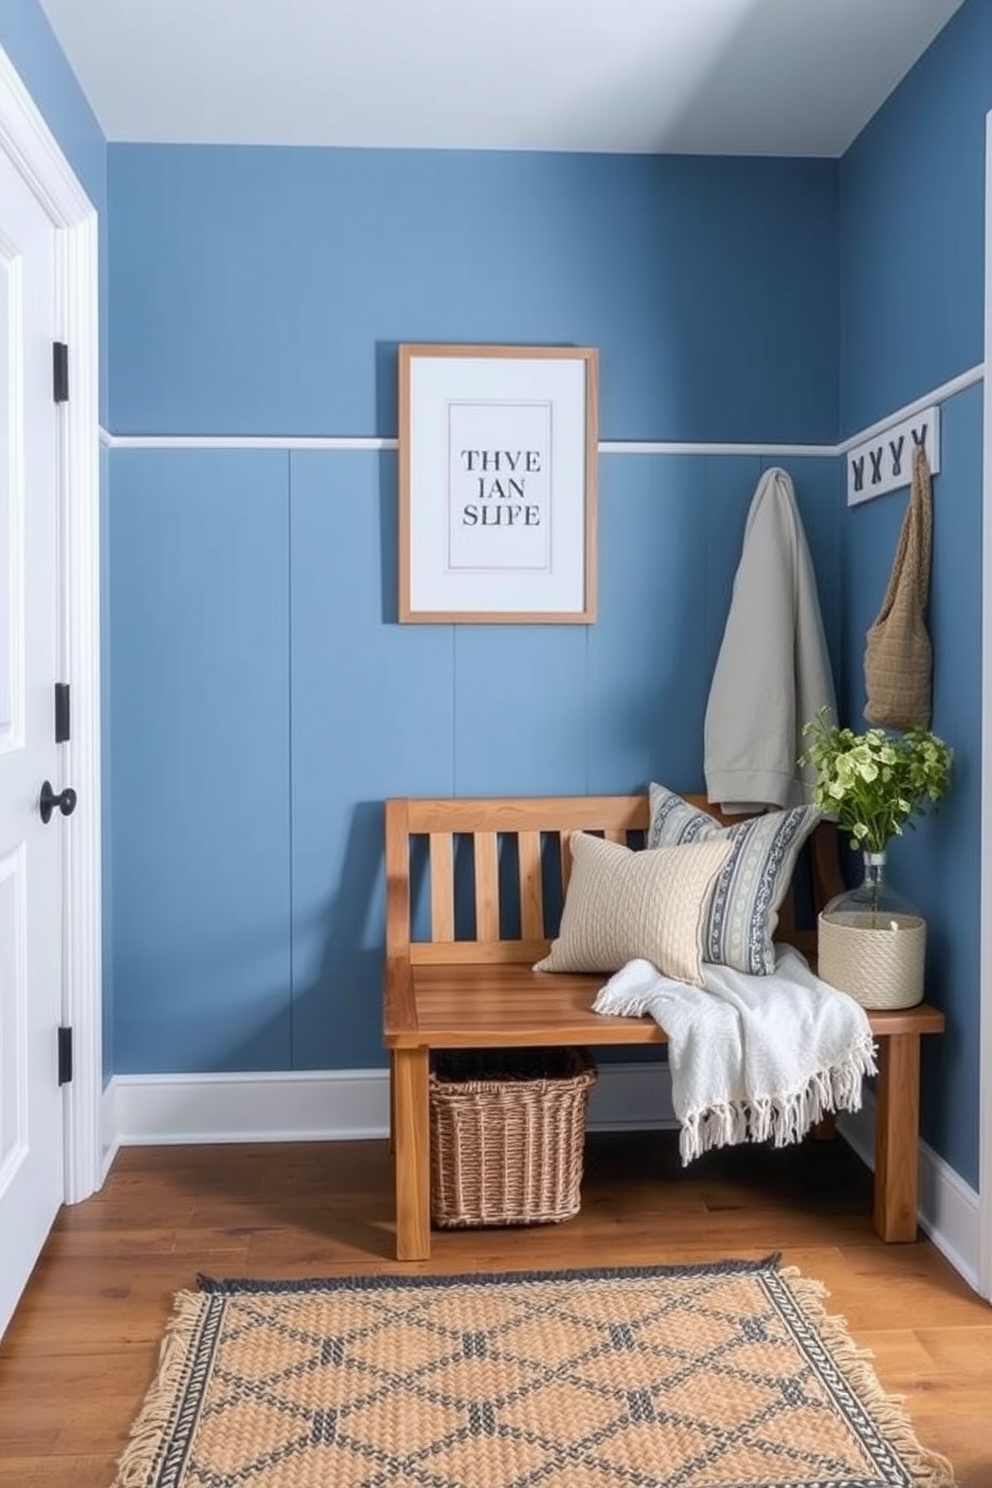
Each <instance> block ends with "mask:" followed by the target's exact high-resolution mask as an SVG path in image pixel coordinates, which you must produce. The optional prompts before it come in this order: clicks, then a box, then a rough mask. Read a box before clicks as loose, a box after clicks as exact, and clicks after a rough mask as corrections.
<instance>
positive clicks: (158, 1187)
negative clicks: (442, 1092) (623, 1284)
mask: <svg viewBox="0 0 992 1488" xmlns="http://www.w3.org/2000/svg"><path fill="white" fill-rule="evenodd" d="M870 1208H871V1179H870V1175H869V1174H868V1173H867V1172H866V1171H865V1169H864V1168H863V1167H862V1166H861V1164H860V1163H859V1162H858V1160H857V1159H856V1158H855V1157H854V1156H853V1155H852V1154H851V1153H850V1151H849V1150H848V1149H847V1148H846V1146H845V1145H844V1144H843V1142H841V1141H840V1140H839V1139H838V1140H835V1141H833V1142H828V1143H811V1144H808V1145H806V1146H804V1147H802V1148H800V1149H793V1150H790V1151H785V1152H769V1151H766V1150H763V1149H743V1148H741V1149H737V1150H735V1151H732V1152H728V1153H720V1154H710V1155H709V1156H708V1157H707V1158H705V1159H703V1160H702V1161H701V1162H699V1163H696V1164H694V1165H693V1166H692V1167H690V1168H689V1169H687V1170H686V1171H684V1172H683V1171H682V1169H681V1168H680V1167H679V1163H678V1156H677V1151H676V1146H675V1139H674V1134H672V1133H650V1134H648V1133H639V1134H623V1135H621V1134H610V1135H602V1134H600V1135H597V1136H594V1137H591V1138H590V1140H589V1144H588V1152H587V1159H586V1178H585V1183H584V1187H583V1208H582V1213H581V1214H580V1215H579V1216H578V1217H577V1218H576V1219H574V1220H572V1221H570V1222H569V1223H567V1224H565V1225H553V1226H546V1227H535V1228H531V1229H526V1230H479V1231H472V1232H468V1231H462V1232H457V1233H456V1232H452V1231H446V1232H442V1233H438V1234H435V1236H434V1255H433V1257H432V1259H431V1260H430V1261H429V1262H416V1263H412V1264H409V1265H408V1266H405V1267H401V1266H400V1265H399V1264H398V1263H397V1262H396V1261H395V1260H394V1259H393V1215H392V1190H391V1163H390V1159H389V1155H388V1153H387V1150H386V1145H385V1143H383V1142H355V1143H342V1144H335V1145H325V1144H310V1145H296V1146H250V1147H249V1146H244V1147H159V1148H131V1149H127V1150H124V1151H122V1152H121V1153H120V1154H119V1156H118V1158H117V1160H116V1162H115V1164H114V1167H113V1171H112V1172H111V1175H110V1177H109V1179H108V1181H107V1183H106V1185H105V1187H104V1189H103V1191H102V1192H101V1193H99V1194H97V1195H95V1196H94V1197H93V1198H92V1199H90V1200H88V1201H87V1202H86V1203H85V1204H80V1205H77V1206H76V1207H74V1208H72V1209H65V1210H63V1211H62V1213H61V1214H60V1216H59V1219H58V1222H57V1224H56V1227H55V1229H54V1231H53V1232H52V1235H51V1236H50V1238H49V1241H48V1244H47V1245H46V1247H45V1251H44V1253H43V1255H42V1257H41V1259H40V1261H39V1263H38V1266H37V1268H36V1270H35V1273H34V1276H33V1277H32V1280H31V1283H30V1285H29V1287H28V1290H27V1292H26V1293H25V1296H24V1298H23V1300H22V1303H21V1306H20V1308H19V1309H18V1312H17V1314H16V1316H15V1318H14V1320H13V1322H12V1323H11V1326H10V1328H9V1329H8V1331H7V1334H6V1336H5V1338H4V1339H3V1342H2V1344H0V1485H3V1488H13V1485H15V1484H16V1485H17V1488H42V1485H44V1488H57V1485H58V1488H61V1485H66V1488H68V1485H70V1484H71V1485H72V1488H108V1485H109V1484H110V1483H111V1482H112V1480H113V1476H114V1465H115V1462H116V1459H117V1456H118V1454H119V1452H120V1451H121V1449H122V1448H123V1446H124V1443H125V1440H126V1436H127V1430H128V1426H129V1424H130V1422H131V1420H132V1419H133V1417H134V1415H135V1413H136V1412H137V1410H138V1407H139V1405H140V1403H141V1400H142V1397H143V1395H144V1392H145V1390H146V1388H147V1386H148V1383H149V1381H150V1379H151V1377H152V1374H153V1372H154V1368H155V1361H156V1357H157V1350H158V1343H159V1339H160V1337H161V1334H162V1329H163V1326H164V1324H165V1320H166V1318H167V1316H168V1313H169V1309H170V1302H171V1297H172V1294H173V1292H175V1291H178V1290H180V1289H182V1288H188V1287H193V1286H195V1282H196V1276H197V1273H198V1272H205V1273H207V1274H210V1275H214V1276H244V1275H251V1276H260V1277H273V1278H275V1277H289V1276H307V1275H311V1276H313V1275H329V1274H333V1273H345V1274H347V1273H352V1272H353V1273H357V1272H367V1271H383V1270H387V1271H391V1270H399V1269H403V1270H407V1271H409V1272H417V1271H420V1272H423V1271H430V1272H442V1273H443V1272H455V1271H470V1270H521V1269H527V1268H534V1269H538V1268H541V1269H543V1268H553V1267H563V1268H568V1267H579V1266H599V1265H643V1264H661V1263H667V1262H681V1261H699V1260H719V1259H723V1258H726V1257H728V1256H742V1257H760V1256H763V1255H767V1254H768V1253H769V1252H770V1251H781V1252H782V1253H783V1256H784V1259H785V1261H786V1262H787V1263H790V1264H795V1265H798V1266H799V1267H801V1269H802V1270H803V1271H804V1272H805V1273H806V1274H807V1275H809V1276H816V1277H819V1279H820V1280H822V1281H824V1282H825V1283H826V1284H827V1287H828V1288H829V1291H830V1294H831V1295H830V1299H829V1301H828V1304H827V1305H828V1307H829V1309H830V1310H831V1311H832V1312H836V1313H842V1314H843V1315H844V1316H845V1317H846V1318H847V1319H848V1322H849V1324H850V1327H851V1331H852V1333H853V1334H854V1337H855V1339H856V1340H857V1342H858V1343H860V1344H862V1345H863V1346H865V1347H867V1348H869V1349H871V1350H872V1351H873V1353H874V1354H875V1360H876V1368H877V1371H878V1374H879V1375H880V1377H881V1380H882V1383H883V1384H884V1385H885V1387H886V1388H887V1389H888V1390H890V1391H892V1392H894V1393H898V1394H904V1395H905V1396H906V1397H907V1403H908V1406H909V1409H910V1411H911V1413H912V1416H913V1419H914V1421H915V1423H916V1427H917V1430H918V1433H919V1435H920V1437H921V1439H922V1440H923V1441H924V1442H925V1443H926V1444H927V1445H928V1446H930V1447H933V1448H934V1449H936V1450H937V1451H940V1452H943V1453H945V1454H946V1455H947V1456H948V1457H950V1458H951V1460H952V1461H953V1463H954V1464H955V1468H956V1470H957V1474H958V1481H959V1484H960V1485H961V1488H992V1424H990V1417H992V1309H990V1308H989V1307H988V1305H987V1304H986V1303H985V1302H983V1301H981V1300H980V1299H979V1298H978V1297H976V1296H975V1294H974V1293H973V1292H971V1291H970V1290H969V1288H968V1287H967V1286H966V1284H965V1283H964V1282H963V1281H962V1280H961V1279H960V1277H959V1276H958V1275H957V1274H956V1272H955V1271H953V1270H952V1268H951V1267H950V1266H949V1265H948V1264H947V1263H946V1262H945V1261H944V1260H943V1258H942V1257H941V1256H940V1255H939V1253H938V1252H937V1251H936V1250H934V1248H933V1247H932V1246H931V1245H930V1244H929V1243H927V1242H921V1243H919V1244H916V1245H902V1246H900V1245H890V1246H885V1245H883V1244H882V1243H881V1242H880V1241H878V1240H877V1239H876V1238H875V1236H874V1235H873V1233H872V1229H871V1223H870Z"/></svg>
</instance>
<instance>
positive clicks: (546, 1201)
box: [430, 1049, 596, 1229]
mask: <svg viewBox="0 0 992 1488" xmlns="http://www.w3.org/2000/svg"><path fill="white" fill-rule="evenodd" d="M595 1081H596V1066H595V1064H594V1063H593V1061H592V1058H591V1057H590V1055H589V1054H588V1053H587V1052H586V1051H585V1050H583V1049H493V1050H479V1051H468V1050H466V1051H459V1052H458V1053H457V1054H454V1053H452V1054H445V1055H441V1056H439V1058H438V1061H437V1065H436V1067H435V1069H434V1070H433V1071H432V1073H431V1077H430V1110H431V1218H432V1219H433V1221H434V1223H435V1224H437V1225H440V1226H441V1227H442V1228H452V1229H453V1228H463V1227H467V1226H470V1225H513V1224H556V1223H558V1222H559V1221H561V1220H563V1219H570V1218H571V1216H572V1215H573V1214H577V1213H578V1212H579V1205H580V1196H579V1189H580V1186H581V1183H582V1156H583V1147H584V1142H585V1130H586V1106H587V1104H588V1100H589V1091H590V1089H591V1087H592V1086H593V1085H594V1084H595Z"/></svg>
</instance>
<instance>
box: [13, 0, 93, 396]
mask: <svg viewBox="0 0 992 1488" xmlns="http://www.w3.org/2000/svg"><path fill="white" fill-rule="evenodd" d="M0 46H2V47H3V49H4V51H5V52H6V53H7V55H8V57H9V58H10V60H11V62H13V64H14V66H15V67H16V68H17V71H18V73H19V74H20V77H21V81H22V82H23V83H24V86H25V87H26V88H27V90H28V92H29V93H30V94H31V97H32V98H33V99H34V101H35V103H36V104H37V105H38V108H39V110H40V112H41V113H42V114H43V116H44V118H45V122H46V123H47V125H48V127H49V129H50V130H51V131H52V133H53V134H54V136H55V138H56V139H57V140H58V142H59V145H60V146H61V148H62V151H63V154H64V155H65V156H66V159H67V160H68V161H69V164H70V165H71V166H72V168H73V170H74V171H75V173H76V175H77V176H78V178H79V180H80V183H81V184H82V186H83V189H84V190H85V192H86V194H87V195H88V196H89V199H90V201H91V202H92V203H93V205H94V206H95V207H96V209H97V211H98V212H99V214H100V301H101V304H100V324H101V336H100V350H101V360H100V397H101V402H100V416H101V421H102V422H104V423H106V410H107V391H108V376H107V365H108V360H107V359H108V356H109V340H108V336H107V304H108V281H107V254H106V237H105V232H104V229H105V226H106V212H107V142H106V140H105V139H104V137H103V131H102V130H101V128H100V125H99V124H98V123H97V120H96V116H95V114H94V113H93V110H92V109H91V108H90V106H89V103H88V102H87V100H86V97H85V95H84V93H83V91H82V89H81V88H80V86H79V83H78V81H77V79H76V75H75V73H74V72H73V71H72V68H71V67H70V66H69V63H68V61H67V60H66V56H65V53H64V52H63V51H62V48H61V47H60V46H59V43H58V41H57V40H56V38H55V34H54V32H53V31H52V28H51V26H50V25H49V24H48V18H47V16H46V15H45V13H44V11H43V10H42V8H41V6H40V5H39V4H38V0H3V4H2V5H0Z"/></svg>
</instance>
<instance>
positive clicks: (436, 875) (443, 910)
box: [430, 832, 455, 944]
mask: <svg viewBox="0 0 992 1488" xmlns="http://www.w3.org/2000/svg"><path fill="white" fill-rule="evenodd" d="M430 868H431V940H433V941H436V942H437V943H438V944H444V943H446V942H448V941H452V940H454V938H455V862H454V843H453V841H452V837H451V833H450V832H435V833H434V834H433V835H432V837H431V846H430Z"/></svg>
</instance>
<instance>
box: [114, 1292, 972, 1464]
mask: <svg viewBox="0 0 992 1488" xmlns="http://www.w3.org/2000/svg"><path fill="white" fill-rule="evenodd" d="M819 1290H820V1289H819V1288H818V1287H817V1285H816V1284H815V1283H810V1282H805V1281H803V1280H802V1279H801V1278H799V1277H798V1276H795V1277H793V1276H792V1274H791V1273H790V1274H788V1275H783V1274H782V1273H780V1272H779V1271H778V1269H777V1268H776V1267H775V1265H774V1264H771V1263H766V1264H763V1265H751V1264H747V1263H726V1264H725V1265H723V1266H712V1267H699V1268H683V1269H677V1268H672V1269H648V1270H640V1271H624V1272H613V1273H611V1272H599V1273H591V1272H586V1273H581V1274H580V1273H576V1274H572V1275H565V1276H555V1275H551V1276H541V1275H521V1276H514V1275H509V1276H505V1277H484V1278H472V1277H464V1278H457V1277H448V1278H430V1277H414V1278H404V1277H382V1278H364V1279H363V1278H358V1279H350V1280H346V1281H343V1282H315V1283H310V1284H293V1283H286V1284H284V1285H283V1287H280V1286H279V1284H278V1283H273V1284H269V1285H267V1286H266V1285H263V1284H260V1283H241V1284H239V1283H218V1284H217V1289H216V1290H212V1291H209V1292H208V1294H207V1295H205V1296H195V1295H193V1294H183V1295H182V1297H181V1298H180V1299H179V1303H178V1306H177V1315H176V1322H175V1324H174V1329H173V1337H172V1338H171V1340H169V1341H167V1347H166V1351H165V1354H164V1355H163V1358H165V1357H166V1355H168V1357H169V1359H170V1364H169V1365H166V1364H163V1370H162V1378H161V1379H160V1381H159V1383H158V1385H157V1386H155V1387H153V1391H152V1393H151V1395H150V1396H149V1400H148V1402H147V1404H146V1411H145V1417H144V1419H143V1421H139V1423H138V1426H137V1428H136V1434H135V1443H134V1446H133V1447H132V1449H131V1451H130V1453H129V1455H128V1456H127V1457H126V1458H125V1459H124V1461H123V1463H122V1468H121V1478H120V1479H119V1482H120V1483H121V1484H123V1482H124V1480H125V1479H124V1474H125V1472H128V1473H129V1476H127V1478H126V1481H127V1484H128V1485H129V1488H131V1485H135V1484H139V1483H140V1484H142V1485H145V1488H194V1485H196V1488H311V1485H323V1484H327V1485H331V1484H333V1485H334V1488H386V1485H387V1484H396V1483H403V1484H411V1485H421V1488H566V1485H567V1488H752V1485H754V1488H912V1485H917V1484H919V1485H924V1484H925V1485H926V1488H941V1485H944V1484H948V1485H949V1484H950V1483H951V1482H952V1478H951V1475H950V1471H949V1469H947V1467H946V1464H943V1463H942V1462H941V1460H940V1459H935V1458H933V1457H932V1456H930V1454H927V1453H925V1452H924V1451H923V1449H922V1448H920V1447H919V1445H918V1443H916V1441H915V1438H913V1436H912V1433H911V1431H910V1430H909V1426H908V1422H907V1421H906V1419H905V1417H904V1415H903V1414H902V1413H901V1411H900V1410H899V1408H898V1407H896V1406H894V1405H893V1404H892V1402H889V1401H887V1400H886V1398H885V1397H884V1396H883V1395H882V1394H881V1391H880V1390H879V1388H878V1385H877V1381H875V1380H874V1377H873V1376H872V1375H871V1373H870V1370H869V1369H868V1367H867V1365H866V1364H865V1363H864V1360H863V1358H862V1357H861V1356H859V1355H858V1354H857V1351H856V1350H854V1349H853V1347H852V1345H851V1344H850V1340H849V1339H848V1338H847V1336H846V1333H844V1331H843V1327H842V1324H840V1323H839V1322H838V1321H837V1320H833V1319H828V1318H827V1317H826V1315H825V1314H824V1313H823V1311H822V1308H821V1307H820V1306H819V1303H818V1302H817V1301H816V1294H817V1293H818V1291H819ZM177 1361H178V1362H177ZM153 1419H154V1421H156V1422H158V1423H159V1425H160V1427H161V1431H160V1437H159V1439H158V1440H157V1441H156V1442H155V1445H154V1447H153V1448H152V1449H151V1450H149V1447H148V1441H149V1431H150V1423H151V1422H152V1421H153ZM142 1452H143V1453H144V1456H142V1455H141V1454H142ZM136 1468H139V1469H141V1468H146V1469H147V1471H146V1473H145V1476H144V1477H140V1476H136V1475H135V1474H136Z"/></svg>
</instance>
